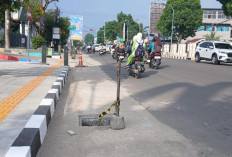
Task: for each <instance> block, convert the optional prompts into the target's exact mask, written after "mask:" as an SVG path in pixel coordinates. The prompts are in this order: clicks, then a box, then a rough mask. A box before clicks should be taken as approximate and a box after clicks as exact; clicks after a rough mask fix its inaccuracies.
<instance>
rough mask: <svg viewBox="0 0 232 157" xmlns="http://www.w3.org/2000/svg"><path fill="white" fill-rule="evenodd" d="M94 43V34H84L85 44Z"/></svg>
mask: <svg viewBox="0 0 232 157" xmlns="http://www.w3.org/2000/svg"><path fill="white" fill-rule="evenodd" d="M93 43H94V36H93V35H92V34H90V33H88V34H86V36H85V44H86V45H93Z"/></svg>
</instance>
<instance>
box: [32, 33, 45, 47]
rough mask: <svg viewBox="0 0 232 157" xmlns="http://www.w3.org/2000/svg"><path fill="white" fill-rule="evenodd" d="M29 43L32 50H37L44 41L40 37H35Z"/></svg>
mask: <svg viewBox="0 0 232 157" xmlns="http://www.w3.org/2000/svg"><path fill="white" fill-rule="evenodd" d="M31 42H32V48H33V49H38V48H40V47H41V46H43V45H44V44H45V43H46V41H45V39H44V38H43V37H41V36H35V37H33V38H31Z"/></svg>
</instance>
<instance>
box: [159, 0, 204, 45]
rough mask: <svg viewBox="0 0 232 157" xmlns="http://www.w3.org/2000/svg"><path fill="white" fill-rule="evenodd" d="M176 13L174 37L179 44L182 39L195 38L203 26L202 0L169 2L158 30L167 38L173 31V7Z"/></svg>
mask: <svg viewBox="0 0 232 157" xmlns="http://www.w3.org/2000/svg"><path fill="white" fill-rule="evenodd" d="M171 6H172V7H173V9H174V12H175V16H174V17H175V18H174V24H173V26H174V29H173V35H174V36H176V37H177V39H178V41H179V43H180V42H181V40H182V39H186V38H187V37H189V36H191V37H193V36H195V32H196V31H197V29H198V27H200V26H201V25H202V15H203V11H202V9H201V3H200V0H167V5H166V7H165V9H164V11H163V14H162V15H161V17H160V20H159V21H158V23H157V28H158V29H159V30H160V31H161V33H162V34H163V35H165V36H170V35H171V31H172V15H173V12H172V7H171Z"/></svg>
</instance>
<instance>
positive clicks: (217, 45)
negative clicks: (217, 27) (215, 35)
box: [195, 41, 232, 64]
mask: <svg viewBox="0 0 232 157" xmlns="http://www.w3.org/2000/svg"><path fill="white" fill-rule="evenodd" d="M201 60H209V61H212V63H213V64H220V62H225V63H232V46H231V45H230V44H228V43H227V42H220V41H203V42H200V43H199V44H198V46H197V48H196V52H195V61H196V62H200V61H201Z"/></svg>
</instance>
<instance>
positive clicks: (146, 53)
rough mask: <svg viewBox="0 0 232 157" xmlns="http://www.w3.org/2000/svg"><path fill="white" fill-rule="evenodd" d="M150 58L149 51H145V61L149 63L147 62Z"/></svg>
mask: <svg viewBox="0 0 232 157" xmlns="http://www.w3.org/2000/svg"><path fill="white" fill-rule="evenodd" d="M148 58H149V52H148V51H146V52H145V55H144V62H145V63H148V62H147V60H148Z"/></svg>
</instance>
